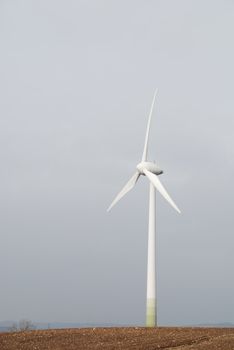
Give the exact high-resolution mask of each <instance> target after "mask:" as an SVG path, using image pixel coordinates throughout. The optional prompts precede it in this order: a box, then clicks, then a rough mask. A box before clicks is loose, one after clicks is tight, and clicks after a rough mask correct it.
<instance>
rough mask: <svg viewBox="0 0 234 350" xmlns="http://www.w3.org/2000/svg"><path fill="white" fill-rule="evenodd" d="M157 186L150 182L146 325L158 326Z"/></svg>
mask: <svg viewBox="0 0 234 350" xmlns="http://www.w3.org/2000/svg"><path fill="white" fill-rule="evenodd" d="M155 199H156V198H155V187H154V185H153V184H152V183H151V182H150V190H149V233H148V264H147V299H146V327H155V326H157V311H156V307H157V305H156V254H155V250H156V226H155V221H156V220H155V218H156V212H155V207H156V206H155Z"/></svg>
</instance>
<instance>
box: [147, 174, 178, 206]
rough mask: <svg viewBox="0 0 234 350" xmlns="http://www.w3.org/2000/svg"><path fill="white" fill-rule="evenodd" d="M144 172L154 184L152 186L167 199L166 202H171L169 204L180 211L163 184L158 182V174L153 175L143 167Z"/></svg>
mask: <svg viewBox="0 0 234 350" xmlns="http://www.w3.org/2000/svg"><path fill="white" fill-rule="evenodd" d="M143 172H144V174H145V175H146V176H147V177H148V179H149V180H150V182H152V184H153V185H154V187H155V188H156V189H157V190H158V192H160V193H161V195H162V196H163V197H164V198H165V199H166V200H167V201H168V203H170V204H171V206H172V207H173V208H174V209H175V210H176V211H178V213H181V211H180V209H179V208H178V207H177V205H176V204H175V203H174V201H173V200H172V199H171V197H170V196H169V194H168V193H167V191H166V190H165V188H164V186H163V185H162V183H161V182H160V180H159V178H158V176H156V175H154V174H153V173H151V172H150V171H148V170H147V169H143Z"/></svg>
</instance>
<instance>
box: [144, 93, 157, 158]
mask: <svg viewBox="0 0 234 350" xmlns="http://www.w3.org/2000/svg"><path fill="white" fill-rule="evenodd" d="M157 92H158V89H156V90H155V93H154V97H153V101H152V104H151V108H150V114H149V119H148V124H147V128H146V135H145V145H144V151H143V155H142V160H141V161H142V162H145V161H146V160H147V155H148V142H149V131H150V123H151V117H152V113H153V109H154V102H155V98H156V95H157Z"/></svg>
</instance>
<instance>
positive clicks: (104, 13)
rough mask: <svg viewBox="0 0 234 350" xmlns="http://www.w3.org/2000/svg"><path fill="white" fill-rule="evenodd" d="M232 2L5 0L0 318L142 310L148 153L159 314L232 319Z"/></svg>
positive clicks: (133, 315) (76, 318)
mask: <svg viewBox="0 0 234 350" xmlns="http://www.w3.org/2000/svg"><path fill="white" fill-rule="evenodd" d="M233 31H234V2H233V1H231V0H222V1H221V0H219V1H217V0H205V1H204V0H190V1H188V0H177V1H174V0H147V1H143V0H142V1H139V0H118V1H117V0H116V1H113V0H92V1H91V0H78V1H77V0H69V1H65V0H64V1H62V0H40V1H35V0H34V1H32V0H24V1H22V0H21V1H19V0H1V1H0V94H1V99H0V145H1V146H0V164H1V171H0V193H1V194H0V213H1V214H0V217H1V219H0V273H1V278H0V280H1V287H0V309H1V315H0V321H3V320H19V319H21V318H29V319H31V320H33V321H45V322H53V321H64V322H81V323H85V322H90V323H103V322H105V323H114V324H129V325H130V324H139V325H144V322H145V301H146V264H147V225H148V187H149V185H148V181H146V179H145V178H143V177H142V178H141V179H140V181H139V183H138V185H137V186H136V188H134V190H133V191H132V192H130V193H129V194H128V196H126V197H125V198H124V199H123V200H122V201H121V202H119V203H118V205H116V207H114V208H113V210H112V211H111V212H110V213H107V212H106V209H107V207H108V206H109V205H110V203H111V201H112V200H113V198H114V197H115V195H116V193H117V192H118V191H119V190H120V189H121V187H122V185H123V184H124V183H125V182H126V181H127V180H128V178H129V177H130V176H131V175H132V174H133V172H134V171H135V166H136V164H137V163H138V162H139V160H140V158H141V155H142V150H143V143H144V137H145V129H146V122H147V118H148V113H149V109H150V104H151V100H152V96H153V93H154V90H155V88H156V87H158V88H159V92H158V97H157V104H156V108H155V112H154V115H153V122H152V130H151V135H150V136H151V137H150V145H149V147H150V151H149V153H150V157H151V159H152V160H156V162H157V164H158V165H159V166H160V167H161V168H162V169H163V170H164V175H163V176H162V177H161V179H162V182H163V184H164V185H165V187H166V188H167V190H168V191H169V193H170V194H171V196H172V198H173V199H174V200H175V202H176V203H177V205H178V206H179V207H180V209H181V211H182V214H181V215H178V214H177V213H176V212H175V211H174V210H173V209H172V208H171V207H170V206H169V205H168V203H166V202H165V201H164V200H163V199H162V198H161V196H160V195H157V293H158V321H159V324H160V325H180V324H196V323H205V322H212V323H215V322H234V279H233V266H234V254H233V251H234V232H233V231H234V230H233V228H234V216H233V197H234V188H233V178H234V138H233V132H234V106H233V101H234V96H233V81H234V70H233V62H234V45H233Z"/></svg>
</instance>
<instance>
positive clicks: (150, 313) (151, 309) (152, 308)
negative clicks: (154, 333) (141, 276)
mask: <svg viewBox="0 0 234 350" xmlns="http://www.w3.org/2000/svg"><path fill="white" fill-rule="evenodd" d="M156 325H157V320H156V300H155V299H147V306H146V327H155V326H156Z"/></svg>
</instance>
